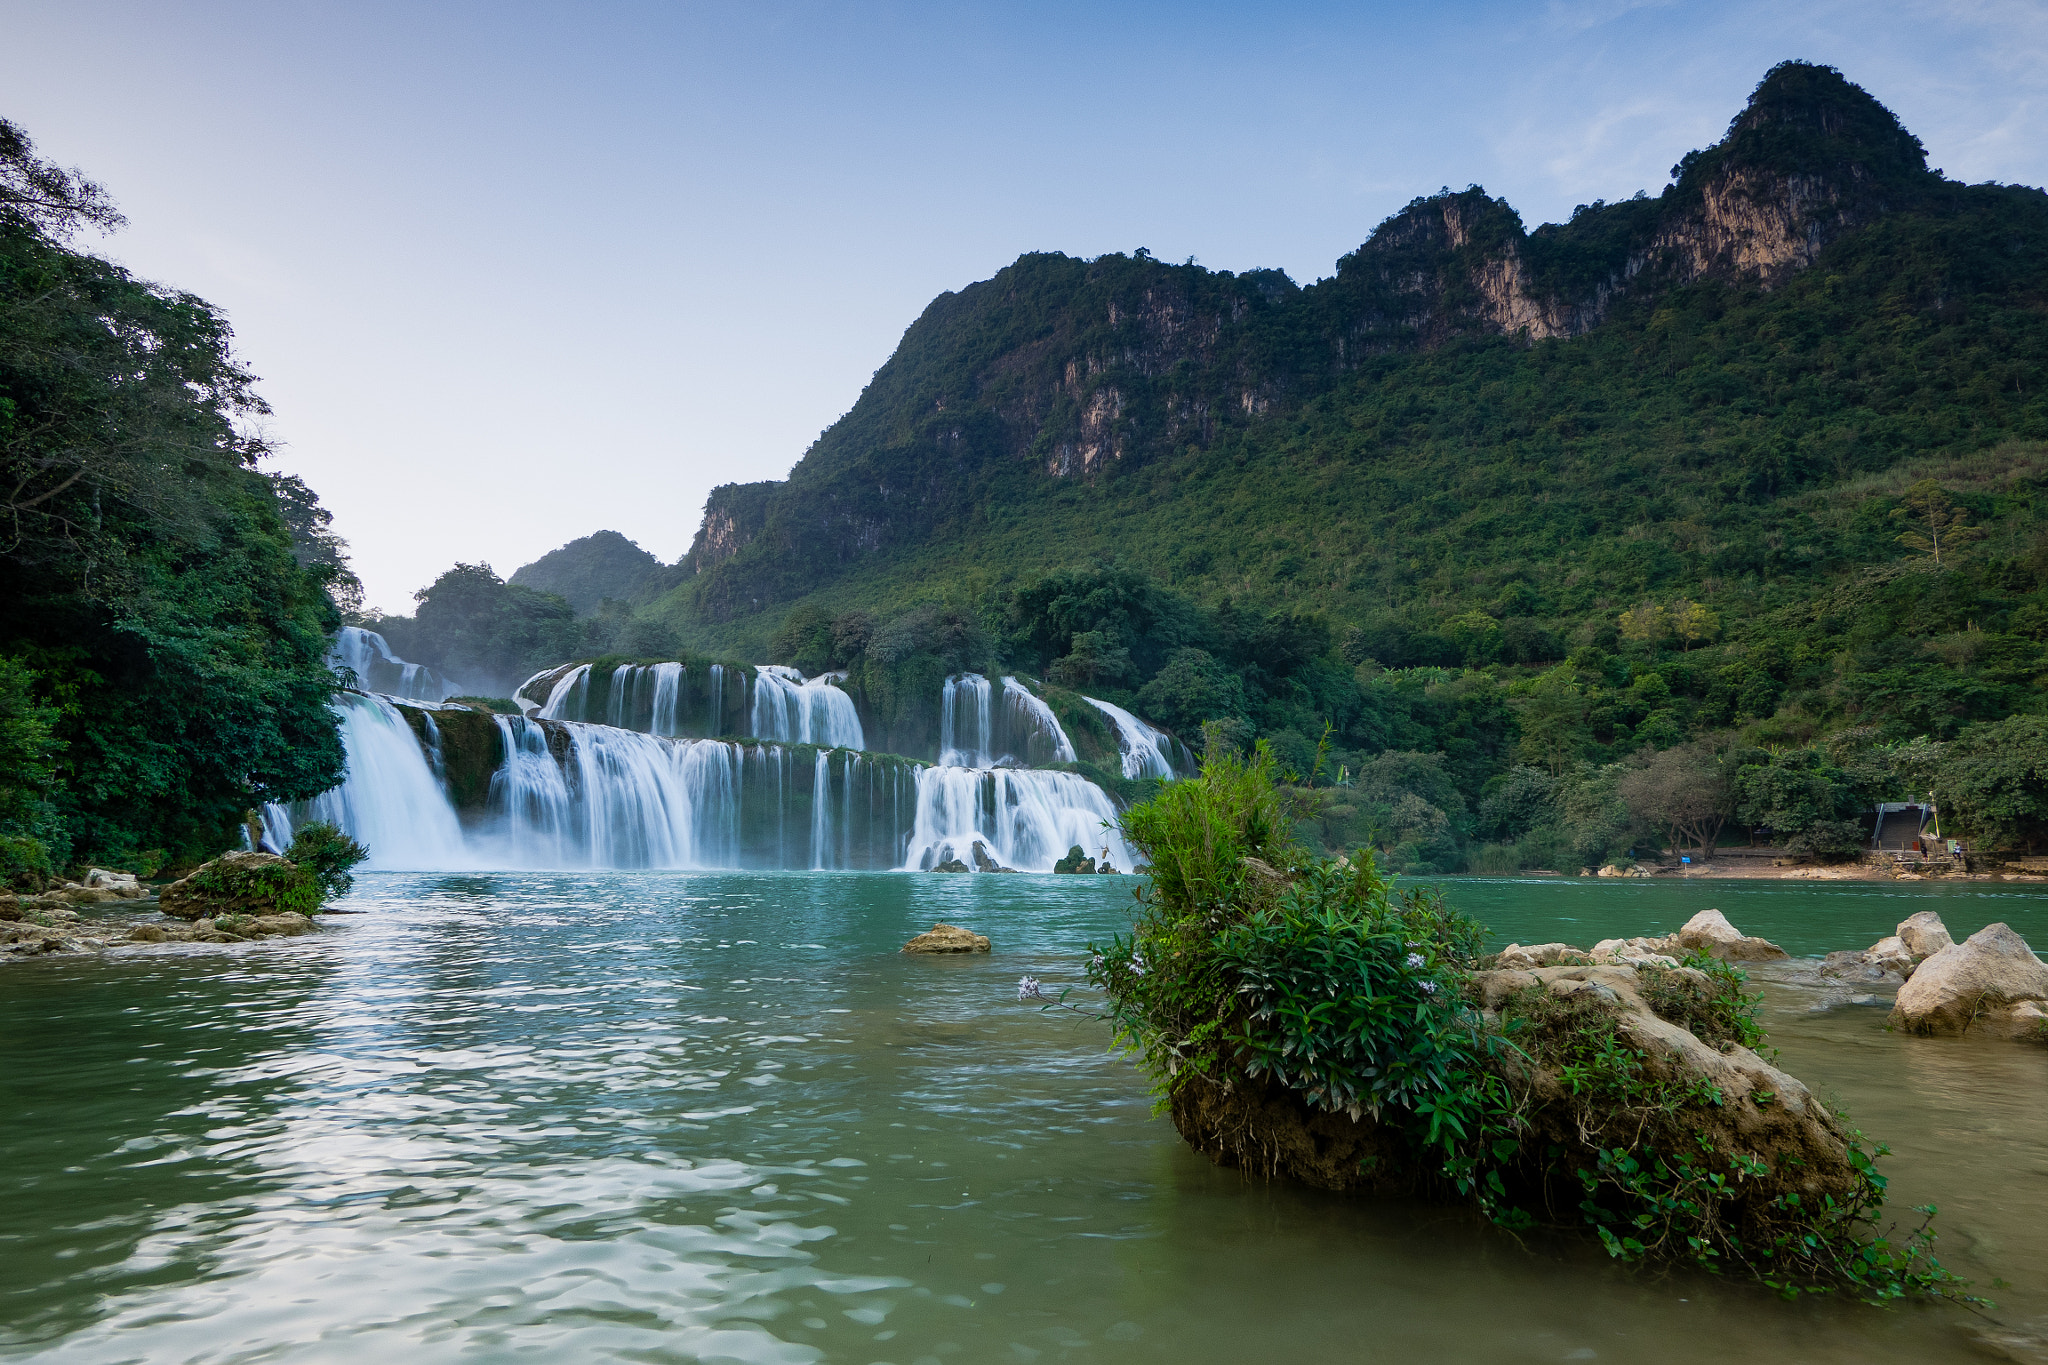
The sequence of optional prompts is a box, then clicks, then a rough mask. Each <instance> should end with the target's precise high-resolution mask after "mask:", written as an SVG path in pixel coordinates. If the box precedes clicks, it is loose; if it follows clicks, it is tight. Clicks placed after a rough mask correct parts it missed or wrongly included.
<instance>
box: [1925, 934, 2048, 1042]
mask: <svg viewBox="0 0 2048 1365" xmlns="http://www.w3.org/2000/svg"><path fill="white" fill-rule="evenodd" d="M1941 937H1943V938H1947V937H1948V934H1947V932H1946V931H1945V930H1944V931H1943V933H1942V935H1941ZM1891 1022H1892V1025H1893V1027H1895V1028H1902V1029H1905V1030H1906V1031H1907V1032H1909V1033H1920V1034H1928V1035H1932V1036H1936V1037H1960V1036H1962V1035H1964V1034H1975V1035H1978V1036H1981V1037H1987V1038H2018V1039H2026V1040H2030V1041H2038V1042H2048V966H2043V965H2042V963H2041V959H2040V958H2038V957H2036V956H2034V950H2033V949H2032V948H2030V947H2029V946H2028V945H2027V941H2026V940H2025V939H2023V938H2021V937H2020V936H2019V935H2018V934H2016V933H2014V932H2013V931H2012V929H2011V928H2010V927H2009V926H2007V925H2004V924H1990V925H1986V926H1985V927H1984V928H1982V929H1979V930H1978V931H1977V932H1976V933H1974V934H1972V935H1970V936H1969V937H1968V938H1966V939H1964V940H1963V941H1962V942H1961V943H1953V942H1952V943H1949V944H1948V945H1947V946H1945V947H1943V948H1941V949H1939V950H1938V951H1936V952H1934V953H1932V954H1930V955H1928V956H1927V957H1926V958H1924V959H1922V960H1921V961H1920V962H1919V963H1918V965H1916V966H1915V967H1914V968H1913V969H1912V975H1911V976H1909V977H1908V978H1907V979H1906V984H1905V985H1903V986H1901V987H1900V988H1899V996H1898V999H1897V1000H1896V1001H1895V1002H1894V1003H1893V1005H1892V1015H1891Z"/></svg>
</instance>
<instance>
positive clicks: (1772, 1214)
mask: <svg viewBox="0 0 2048 1365" xmlns="http://www.w3.org/2000/svg"><path fill="white" fill-rule="evenodd" d="M1726 989H1729V987H1727V986H1726V985H1725V984H1723V983H1721V982H1717V981H1715V980H1713V979H1711V978H1710V977H1709V976H1708V975H1707V974H1706V973H1704V972H1701V971H1698V970H1696V969H1694V968H1690V967H1678V968H1670V967H1663V966H1659V965H1649V966H1643V967H1631V966H1591V965H1586V966H1563V967H1539V968H1535V969H1530V970H1507V971H1479V972H1473V973H1470V974H1469V976H1468V978H1467V982H1466V990H1465V994H1466V999H1467V1000H1468V1002H1469V1003H1470V1004H1472V1005H1473V1006H1474V1007H1476V1008H1477V1009H1478V1011H1479V1012H1480V1014H1481V1017H1482V1018H1483V1019H1484V1021H1485V1023H1486V1025H1487V1026H1488V1028H1489V1029H1507V1030H1509V1032H1508V1035H1507V1036H1508V1037H1509V1038H1511V1039H1516V1038H1519V1039H1520V1040H1521V1044H1522V1045H1521V1046H1520V1047H1517V1048H1513V1049H1506V1048H1504V1049H1502V1050H1501V1052H1500V1053H1499V1054H1497V1056H1496V1058H1495V1061H1494V1066H1495V1068H1496V1074H1498V1075H1499V1076H1500V1077H1501V1078H1502V1079H1503V1080H1504V1081H1505V1082H1506V1083H1507V1085H1508V1088H1509V1090H1510V1091H1511V1092H1512V1093H1513V1094H1514V1095H1515V1097H1516V1100H1517V1102H1518V1106H1519V1108H1520V1110H1521V1114H1522V1119H1523V1122H1524V1124H1525V1125H1526V1127H1525V1129H1524V1139H1523V1141H1522V1143H1521V1148H1522V1151H1523V1152H1525V1153H1529V1154H1531V1155H1532V1156H1533V1157H1535V1158H1536V1159H1535V1160H1533V1161H1530V1162H1526V1163H1524V1164H1523V1165H1521V1166H1519V1167H1518V1168H1516V1169H1515V1170H1513V1171H1512V1172H1510V1173H1509V1174H1510V1176H1511V1184H1514V1185H1519V1186H1520V1187H1521V1188H1519V1189H1517V1190H1515V1191H1514V1192H1515V1193H1516V1194H1518V1195H1520V1196H1522V1197H1523V1198H1524V1199H1525V1200H1530V1201H1533V1202H1539V1203H1543V1204H1548V1205H1549V1206H1551V1207H1556V1208H1570V1207H1572V1206H1573V1205H1575V1204H1577V1203H1578V1201H1579V1199H1580V1198H1581V1197H1583V1191H1582V1190H1581V1189H1580V1185H1579V1180H1578V1178H1577V1172H1579V1171H1580V1170H1582V1169H1594V1168H1597V1167H1598V1166H1599V1164H1600V1156H1601V1153H1602V1152H1603V1151H1612V1150H1613V1149H1614V1148H1616V1147H1618V1146H1620V1147H1634V1146H1636V1145H1637V1143H1638V1142H1639V1141H1641V1140H1642V1139H1643V1138H1644V1137H1648V1138H1651V1139H1652V1140H1659V1141H1660V1142H1661V1145H1664V1146H1665V1148H1666V1150H1667V1151H1668V1152H1669V1154H1671V1155H1673V1156H1677V1157H1683V1158H1686V1159H1689V1160H1691V1161H1694V1162H1696V1163H1698V1164H1699V1165H1700V1166H1701V1167H1702V1168H1707V1169H1713V1170H1717V1171H1720V1172H1722V1173H1724V1174H1726V1173H1728V1172H1730V1171H1735V1170H1742V1169H1743V1168H1747V1170H1746V1173H1743V1174H1741V1175H1740V1177H1739V1178H1735V1177H1731V1178H1730V1180H1729V1186H1728V1190H1727V1192H1726V1193H1725V1194H1723V1195H1722V1196H1721V1197H1719V1198H1718V1199H1717V1200H1716V1203H1717V1205H1718V1207H1717V1209H1716V1217H1717V1218H1718V1219H1719V1220H1720V1221H1721V1222H1723V1223H1724V1224H1725V1225H1727V1226H1729V1227H1730V1228H1731V1229H1732V1230H1735V1231H1738V1232H1740V1233H1745V1234H1751V1233H1758V1232H1764V1231H1767V1230H1768V1228H1769V1227H1770V1225H1772V1224H1774V1223H1777V1222H1779V1221H1780V1220H1781V1218H1782V1213H1781V1212H1780V1211H1779V1210H1777V1209H1774V1208H1773V1207H1772V1206H1773V1205H1774V1204H1775V1203H1776V1202H1777V1201H1778V1200H1780V1198H1781V1197H1782V1196H1785V1195H1791V1194H1796V1195H1797V1196H1798V1197H1799V1199H1800V1200H1801V1201H1802V1202H1804V1203H1807V1204H1809V1205H1811V1204H1815V1203H1818V1202H1819V1201H1821V1200H1823V1199H1825V1198H1828V1197H1832V1198H1833V1199H1834V1200H1835V1201H1836V1202H1837V1203H1838V1204H1847V1203H1851V1202H1853V1200H1854V1198H1855V1195H1856V1192H1857V1188H1858V1183H1859V1174H1858V1168H1857V1166H1856V1164H1855V1163H1856V1158H1855V1156H1853V1155H1852V1153H1853V1152H1854V1151H1855V1143H1854V1141H1853V1140H1852V1135H1851V1134H1850V1133H1849V1132H1848V1130H1847V1129H1846V1127H1845V1125H1844V1124H1843V1122H1842V1120H1841V1119H1840V1118H1839V1117H1838V1116H1837V1115H1836V1114H1835V1113H1834V1112H1833V1111H1831V1110H1830V1109H1829V1108H1828V1106H1827V1105H1825V1104H1823V1103H1822V1102H1821V1101H1820V1100H1818V1099H1817V1098H1815V1097H1814V1096H1813V1094H1812V1093H1811V1092H1810V1091H1808V1089H1807V1088H1806V1086H1805V1085H1804V1084H1802V1083H1801V1082H1800V1081H1799V1080H1798V1079H1797V1078H1796V1077H1794V1076H1792V1075H1789V1074H1788V1073H1786V1072H1784V1071H1781V1070H1779V1069H1778V1068H1777V1067H1775V1066H1773V1065H1771V1064H1770V1063H1769V1062H1767V1061H1765V1060H1764V1059H1763V1058H1762V1057H1760V1056H1758V1055H1757V1054H1756V1053H1755V1052H1753V1051H1751V1050H1750V1049H1749V1048H1746V1047H1742V1046H1740V1045H1739V1044H1736V1043H1733V1042H1729V1041H1721V1042H1719V1043H1717V1044H1710V1043H1707V1042H1704V1041H1702V1040H1701V1039H1700V1038H1699V1037H1697V1036H1695V1035H1694V1034H1693V1033H1692V1032H1691V1031H1690V1030H1688V1029H1687V1028H1685V1027H1684V1026H1683V1025H1682V1024H1681V1023H1679V1022H1674V1020H1673V1019H1672V1018H1668V1017H1666V1016H1667V1015H1677V1016H1679V1017H1680V1018H1685V1017H1687V1016H1689V1015H1697V1014H1698V1013H1699V1012H1700V1011H1701V1008H1702V1007H1703V1006H1705V1005H1707V1004H1708V1003H1709V1002H1711V1001H1712V999H1713V998H1714V996H1715V995H1716V994H1717V993H1719V992H1721V991H1723V990H1726ZM1610 1031H1611V1035H1612V1036H1613V1037H1614V1038H1615V1039H1617V1040H1618V1041H1619V1042H1620V1043H1621V1044H1622V1045H1624V1046H1625V1047H1626V1048H1627V1049H1629V1050H1630V1051H1631V1052H1632V1053H1634V1054H1635V1055H1636V1057H1637V1058H1638V1060H1639V1062H1640V1066H1641V1073H1640V1078H1639V1085H1640V1088H1641V1092H1642V1095H1641V1102H1640V1103H1637V1104H1631V1103H1628V1102H1627V1101H1626V1100H1620V1101H1618V1100H1617V1099H1616V1098H1615V1097H1614V1096H1613V1095H1612V1094H1595V1093H1592V1092H1590V1091H1588V1090H1587V1089H1586V1087H1585V1085H1584V1082H1583V1080H1581V1081H1579V1085H1580V1090H1579V1092H1577V1093H1575V1092H1574V1089H1573V1079H1572V1078H1568V1077H1567V1074H1566V1065H1565V1064H1563V1063H1561V1062H1560V1061H1558V1060H1556V1058H1557V1057H1558V1056H1560V1055H1561V1054H1562V1052H1563V1051H1564V1050H1563V1049H1560V1048H1557V1047H1554V1046H1545V1045H1544V1043H1545V1042H1546V1041H1548V1040H1547V1039H1546V1035H1549V1037H1550V1039H1555V1038H1557V1036H1558V1035H1560V1034H1571V1033H1577V1034H1579V1035H1586V1034H1594V1035H1604V1034H1607V1033H1609V1032H1610ZM1171 1113H1172V1116H1173V1122H1174V1126H1175V1127H1176V1128H1178V1129H1179V1130H1180V1133H1181V1136H1182V1137H1183V1138H1185V1139H1186V1140H1187V1142H1188V1143H1189V1145H1190V1146H1192V1147H1194V1148H1195V1150H1196V1151H1199V1152H1201V1153H1202V1154H1203V1155H1205V1156H1207V1157H1209V1158H1210V1159H1211V1160H1213V1161H1215V1162H1216V1163H1217V1164H1218V1165H1221V1166H1226V1167H1237V1168H1241V1169H1244V1170H1246V1171H1247V1172H1250V1173H1255V1174H1260V1175H1264V1176H1269V1177H1270V1176H1279V1177H1286V1178H1289V1179H1293V1180H1298V1181H1301V1182H1302V1183H1303V1184H1307V1185H1313V1186H1318V1187H1320V1188H1323V1189H1330V1190H1345V1189H1355V1188H1368V1189H1379V1190H1388V1191H1408V1190H1417V1189H1422V1188H1426V1187H1428V1186H1429V1185H1431V1184H1432V1183H1433V1180H1434V1172H1432V1171H1429V1170H1425V1169H1422V1168H1421V1167H1419V1166H1418V1164H1417V1163H1416V1162H1415V1159H1414V1153H1415V1148H1414V1146H1413V1144H1412V1143H1410V1142H1407V1141H1404V1140H1403V1139H1402V1137H1401V1136H1400V1135H1399V1134H1398V1133H1391V1132H1387V1131H1384V1130H1382V1128H1381V1126H1380V1125H1379V1124H1377V1123H1376V1122H1375V1121H1374V1120H1373V1118H1372V1117H1371V1116H1370V1115H1364V1116H1361V1117H1359V1118H1355V1119H1354V1118H1351V1117H1349V1116H1347V1115H1345V1114H1342V1113H1333V1112H1330V1111H1328V1110H1323V1109H1318V1108H1313V1107H1311V1106H1310V1105H1309V1104H1307V1103H1306V1102H1305V1101H1304V1100H1303V1099H1302V1098H1301V1097H1299V1096H1298V1095H1296V1094H1295V1093H1294V1092H1293V1091H1291V1090H1288V1089H1286V1088H1285V1087H1283V1086H1279V1085H1272V1084H1267V1085H1258V1084H1256V1083H1253V1084H1249V1085H1248V1084H1245V1083H1242V1082H1240V1083H1238V1084H1236V1085H1234V1086H1231V1087H1229V1088H1226V1087H1224V1086H1221V1085H1218V1084H1215V1083H1212V1082H1208V1081H1204V1080H1196V1079H1190V1080H1187V1081H1185V1082H1184V1083H1183V1084H1181V1085H1179V1086H1177V1087H1176V1088H1175V1090H1174V1093H1173V1096H1172V1102H1171ZM1545 1154H1547V1155H1545Z"/></svg>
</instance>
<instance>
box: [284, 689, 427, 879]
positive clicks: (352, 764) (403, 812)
mask: <svg viewBox="0 0 2048 1365" xmlns="http://www.w3.org/2000/svg"><path fill="white" fill-rule="evenodd" d="M335 707H336V709H337V710H338V711H339V712H340V715H341V739H342V744H343V745H344V746H345V747H346V749H347V751H348V770H347V775H346V776H345V777H344V778H343V779H342V781H341V785H339V786H337V787H331V788H329V789H328V790H327V791H324V792H322V793H321V794H320V795H318V796H316V797H314V798H313V799H312V800H311V801H307V802H303V803H300V804H299V805H296V806H293V807H290V808H286V807H284V806H276V805H273V806H268V807H265V809H264V812H263V830H264V842H265V843H267V844H271V845H273V851H277V852H282V851H283V849H284V848H286V847H288V846H289V845H290V843H291V832H292V830H293V829H294V828H296V827H297V826H299V825H303V824H306V823H308V822H310V821H314V820H323V821H326V822H327V823H328V824H331V825H334V826H336V827H337V828H339V829H341V830H344V831H346V832H347V833H348V834H350V835H352V836H353V837H355V838H356V839H357V840H359V841H360V842H361V843H362V844H363V846H364V847H365V848H367V849H369V850H370V858H369V861H368V862H367V863H366V864H365V866H366V867H368V868H371V869H373V870H387V869H388V870H398V871H418V870H420V869H424V868H443V867H462V866H466V865H468V854H467V850H466V849H465V847H464V842H463V835H462V822H461V821H460V820H458V819H457V818H456V815H455V808H454V807H453V806H452V805H450V804H449V802H448V793H447V792H446V791H445V790H444V789H443V787H442V785H441V782H440V780H439V779H438V778H436V777H435V775H434V771H433V768H432V767H431V766H430V765H429V762H428V758H427V752H426V750H425V749H423V748H422V747H421V746H420V740H419V736H418V735H416V734H414V733H413V729H412V726H410V725H408V724H407V723H406V720H405V717H404V716H403V715H401V714H400V713H399V710H398V708H397V707H396V706H393V705H392V704H391V703H390V702H389V701H386V700H385V699H384V698H382V697H373V696H365V695H363V694H361V693H356V692H343V693H341V694H340V695H339V696H338V697H337V698H336V701H335Z"/></svg>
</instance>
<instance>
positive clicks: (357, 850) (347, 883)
mask: <svg viewBox="0 0 2048 1365" xmlns="http://www.w3.org/2000/svg"><path fill="white" fill-rule="evenodd" d="M284 856H285V857H286V858H288V859H290V860H291V861H292V862H294V863H296V864H298V865H299V866H300V867H303V868H305V869H307V870H308V871H309V872H311V873H312V874H313V881H314V884H315V885H316V886H317V887H318V888H319V891H320V899H321V900H322V901H329V900H332V899H334V898H335V897H336V896H344V895H347V894H348V890H349V888H350V887H352V886H354V885H355V884H356V879H355V878H354V877H352V876H350V875H349V869H350V868H353V867H354V866H355V865H356V864H358V863H360V862H362V861H363V860H364V859H365V858H367V857H369V856H370V850H368V849H367V848H364V847H363V846H362V845H361V844H359V843H357V842H356V841H355V840H354V839H351V838H350V837H349V836H348V835H346V834H343V833H342V832H341V831H340V830H338V829H336V828H335V827H334V826H333V825H330V824H327V823H325V822H324V821H320V820H315V821H313V822H312V823H311V824H307V825H301V826H300V827H299V828H298V829H297V830H296V831H295V832H294V833H293V834H292V846H291V847H290V848H289V849H287V850H286V851H285V855H284Z"/></svg>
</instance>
